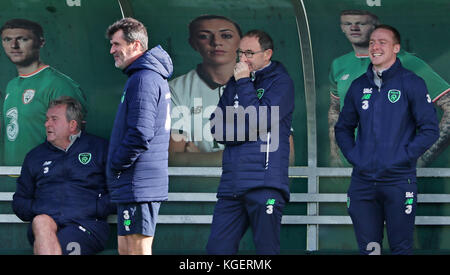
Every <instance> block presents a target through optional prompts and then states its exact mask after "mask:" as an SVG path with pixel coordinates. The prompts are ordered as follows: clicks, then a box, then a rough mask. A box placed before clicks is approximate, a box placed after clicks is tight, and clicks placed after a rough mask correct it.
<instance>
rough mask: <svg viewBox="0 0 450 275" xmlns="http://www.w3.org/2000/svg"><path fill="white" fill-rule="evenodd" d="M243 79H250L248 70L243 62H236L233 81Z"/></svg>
mask: <svg viewBox="0 0 450 275" xmlns="http://www.w3.org/2000/svg"><path fill="white" fill-rule="evenodd" d="M244 77H250V68H249V67H248V65H247V63H245V62H242V61H240V62H238V63H236V66H234V79H236V81H237V80H239V79H241V78H244Z"/></svg>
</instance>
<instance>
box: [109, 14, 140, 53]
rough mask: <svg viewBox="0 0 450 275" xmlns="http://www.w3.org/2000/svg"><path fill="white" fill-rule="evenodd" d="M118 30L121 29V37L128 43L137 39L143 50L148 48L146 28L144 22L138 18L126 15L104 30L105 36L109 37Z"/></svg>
mask: <svg viewBox="0 0 450 275" xmlns="http://www.w3.org/2000/svg"><path fill="white" fill-rule="evenodd" d="M119 30H122V31H123V39H124V40H125V41H127V43H128V44H130V43H133V42H134V41H137V40H138V41H139V42H140V43H141V46H142V48H143V49H144V51H146V50H147V49H148V34H147V28H145V26H144V24H142V23H141V22H139V21H138V20H136V19H134V18H131V17H126V18H123V19H120V20H118V21H116V22H114V23H113V24H112V25H111V26H109V27H108V29H107V30H106V37H107V38H108V39H111V38H112V36H113V35H114V34H115V33H116V32H118V31H119Z"/></svg>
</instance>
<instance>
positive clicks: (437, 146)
mask: <svg viewBox="0 0 450 275" xmlns="http://www.w3.org/2000/svg"><path fill="white" fill-rule="evenodd" d="M434 104H435V105H436V106H438V107H439V108H441V109H442V111H443V114H442V118H441V121H440V122H439V139H438V140H437V141H436V142H435V143H434V144H433V146H431V148H430V149H428V150H427V151H426V152H425V153H424V154H423V155H422V156H421V157H420V158H419V160H418V161H417V166H418V167H424V166H426V165H427V164H429V163H431V162H432V161H433V160H434V159H436V158H437V157H438V156H439V155H440V154H441V153H442V152H443V151H445V149H447V147H448V145H449V144H450V88H449V89H448V90H446V92H445V94H444V95H442V96H441V97H440V98H438V99H437V100H436V101H434Z"/></svg>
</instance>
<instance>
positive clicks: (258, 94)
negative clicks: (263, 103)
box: [256, 88, 264, 99]
mask: <svg viewBox="0 0 450 275" xmlns="http://www.w3.org/2000/svg"><path fill="white" fill-rule="evenodd" d="M263 95H264V89H263V88H259V89H258V90H256V96H257V97H258V99H261V97H262V96H263Z"/></svg>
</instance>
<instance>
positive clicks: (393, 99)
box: [388, 90, 402, 103]
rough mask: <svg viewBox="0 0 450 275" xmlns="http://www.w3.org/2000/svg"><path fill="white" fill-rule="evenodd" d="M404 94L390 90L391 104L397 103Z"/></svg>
mask: <svg viewBox="0 0 450 275" xmlns="http://www.w3.org/2000/svg"><path fill="white" fill-rule="evenodd" d="M401 95H402V93H401V92H400V91H399V90H389V92H388V99H389V101H390V102H391V103H395V102H397V101H398V100H399V99H400V96H401Z"/></svg>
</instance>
